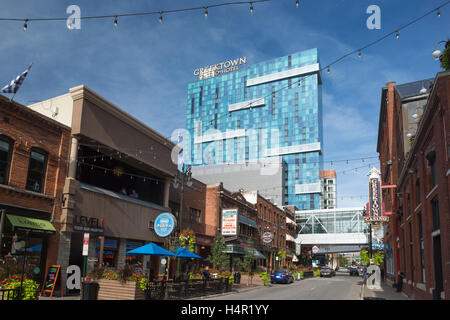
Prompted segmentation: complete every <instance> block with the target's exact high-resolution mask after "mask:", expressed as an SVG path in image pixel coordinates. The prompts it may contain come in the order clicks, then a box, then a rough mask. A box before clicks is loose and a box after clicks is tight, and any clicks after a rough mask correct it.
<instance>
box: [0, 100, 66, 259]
mask: <svg viewBox="0 0 450 320" xmlns="http://www.w3.org/2000/svg"><path fill="white" fill-rule="evenodd" d="M6 119H8V121H5V120H6ZM0 129H1V130H2V134H3V135H5V136H8V137H9V138H11V139H12V140H14V147H13V153H12V157H11V164H10V170H9V180H8V185H9V186H11V187H13V188H17V191H12V190H6V189H5V188H0V202H3V203H7V204H12V205H17V206H22V207H26V208H30V209H38V210H44V211H49V212H52V214H51V217H48V218H53V219H55V220H59V218H60V215H61V202H60V197H61V194H62V189H63V186H64V179H65V176H66V170H67V160H68V156H69V148H70V128H68V127H66V126H63V125H61V124H59V123H57V122H56V121H54V120H52V119H50V118H47V117H45V116H42V115H40V114H38V113H37V112H34V111H32V110H30V109H28V108H27V107H25V106H22V105H20V104H18V103H10V102H9V100H8V99H6V98H5V97H3V96H0ZM32 147H37V148H40V149H42V150H44V151H46V152H47V153H48V160H47V168H46V177H45V185H44V191H43V193H42V194H43V195H45V196H49V197H43V196H41V195H39V194H37V193H30V192H26V191H25V192H23V191H21V190H25V186H26V180H27V175H28V165H29V158H30V150H31V148H32ZM53 225H54V227H55V229H56V230H57V233H56V235H55V236H51V237H49V241H48V255H47V264H55V263H56V259H57V254H58V242H59V235H58V234H59V230H60V225H59V224H58V223H54V224H53Z"/></svg>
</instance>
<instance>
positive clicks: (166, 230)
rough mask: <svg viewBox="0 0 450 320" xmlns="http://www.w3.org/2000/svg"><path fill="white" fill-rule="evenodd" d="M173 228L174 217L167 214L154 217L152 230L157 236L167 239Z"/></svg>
mask: <svg viewBox="0 0 450 320" xmlns="http://www.w3.org/2000/svg"><path fill="white" fill-rule="evenodd" d="M174 228H175V217H174V216H173V215H172V214H171V213H168V212H164V213H161V214H160V215H159V216H158V217H156V220H155V224H154V229H155V232H156V234H157V235H158V236H160V237H167V236H168V235H169V234H171V233H172V231H173V229H174Z"/></svg>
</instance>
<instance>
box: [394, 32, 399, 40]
mask: <svg viewBox="0 0 450 320" xmlns="http://www.w3.org/2000/svg"><path fill="white" fill-rule="evenodd" d="M395 32H396V34H395V38H397V40H398V38H400V34H399V33H398V31H395Z"/></svg>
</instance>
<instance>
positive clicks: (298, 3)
mask: <svg viewBox="0 0 450 320" xmlns="http://www.w3.org/2000/svg"><path fill="white" fill-rule="evenodd" d="M299 5H300V1H299V0H295V6H296V7H297V8H298V6H299Z"/></svg>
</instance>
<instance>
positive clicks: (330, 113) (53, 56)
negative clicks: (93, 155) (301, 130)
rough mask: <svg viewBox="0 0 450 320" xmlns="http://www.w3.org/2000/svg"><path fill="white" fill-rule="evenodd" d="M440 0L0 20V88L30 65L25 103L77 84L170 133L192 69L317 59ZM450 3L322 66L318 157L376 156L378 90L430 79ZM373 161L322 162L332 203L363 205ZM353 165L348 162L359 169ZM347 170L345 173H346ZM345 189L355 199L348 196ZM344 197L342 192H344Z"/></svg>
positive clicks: (164, 4) (180, 114)
mask: <svg viewBox="0 0 450 320" xmlns="http://www.w3.org/2000/svg"><path fill="white" fill-rule="evenodd" d="M223 2H228V1H217V0H210V1H203V0H202V1H194V0H193V1H186V0H184V1H183V0H172V1H167V0H166V1H163V0H153V1H138V0H130V1H119V0H109V1H77V0H70V1H63V0H53V1H50V0H49V1H46V0H42V1H39V2H38V1H32V0H27V1H25V0H15V1H6V0H0V7H1V8H2V10H1V11H0V16H1V17H3V18H6V17H8V18H9V17H11V18H37V17H66V16H68V14H66V8H67V7H68V6H69V5H72V4H76V5H78V6H79V7H80V8H81V15H82V16H90V15H103V14H105V15H108V14H117V13H130V12H143V11H160V10H170V9H180V8H188V7H196V6H207V5H208V4H211V3H223ZM444 2H445V0H428V1H420V0H415V1H412V0H408V1H407V0H383V1H377V0H370V1H365V0H322V1H312V0H301V1H300V3H301V5H300V7H299V8H296V7H295V0H273V1H271V2H266V3H256V4H254V13H253V14H250V11H249V6H248V5H234V6H228V7H219V8H211V9H209V10H208V11H209V15H208V18H207V19H205V17H204V15H203V11H193V12H184V13H172V14H167V15H164V19H163V23H162V24H160V23H158V16H157V15H155V16H140V17H123V18H119V25H118V28H117V29H116V28H114V25H113V20H114V19H113V18H110V19H100V20H83V21H82V24H81V29H80V30H71V31H69V30H68V29H67V27H66V25H65V21H51V22H38V21H36V22H29V23H28V30H27V31H26V32H24V31H23V22H3V21H0V28H1V31H2V40H1V41H0V58H1V61H2V62H3V63H2V66H1V68H0V86H3V85H6V84H7V83H9V81H10V80H11V79H13V78H14V77H16V76H17V75H18V74H19V73H21V72H22V71H23V70H25V68H26V67H27V66H28V65H29V63H31V62H33V63H34V64H33V67H32V70H31V72H30V73H29V75H28V77H27V79H26V80H25V83H24V84H23V86H22V88H21V90H20V91H19V92H18V94H17V95H16V101H18V102H20V103H22V104H25V105H27V104H31V103H33V102H35V101H40V100H44V99H48V98H51V97H54V96H57V95H61V94H64V93H67V92H68V89H69V88H71V87H74V86H77V85H79V84H85V85H87V86H88V87H90V88H91V89H93V90H94V91H96V92H97V93H99V94H100V95H102V96H103V97H105V98H106V99H108V100H109V101H111V102H112V103H114V104H115V105H117V106H119V107H120V108H122V109H124V110H125V111H127V112H128V113H130V114H131V115H133V116H134V117H136V118H138V119H140V120H141V121H143V122H145V123H146V124H147V125H148V126H150V127H152V128H154V129H155V130H157V131H159V132H161V133H162V134H163V135H164V136H169V135H170V134H171V133H172V131H173V130H175V129H177V128H184V127H185V109H186V96H187V83H188V82H189V81H192V80H193V79H194V77H193V74H192V72H193V70H194V69H196V68H198V67H203V66H207V65H211V64H215V63H217V62H221V61H226V60H228V59H230V58H237V57H242V56H247V63H249V64H253V63H257V62H261V61H264V60H270V59H273V58H276V57H278V56H283V55H288V54H290V53H294V52H298V51H302V50H306V49H310V48H318V52H319V56H320V62H321V66H326V65H327V64H328V63H330V62H332V61H334V60H335V59H337V58H339V57H341V56H342V55H344V54H346V53H347V52H350V51H353V50H356V49H358V48H360V47H362V46H364V45H365V44H367V43H370V42H372V41H373V40H375V39H377V38H379V37H381V36H383V35H384V34H386V33H388V32H391V31H393V30H395V29H396V28H397V27H398V26H401V25H403V24H405V23H407V22H409V21H410V20H412V19H414V18H416V17H419V16H421V15H422V14H424V13H425V12H427V11H429V10H431V9H433V8H436V7H438V6H439V5H440V4H442V3H444ZM370 5H378V6H379V7H380V9H381V29H380V30H369V29H368V28H367V27H366V20H367V18H368V17H369V16H370V15H369V14H367V13H366V9H367V7H368V6H370ZM449 16H450V5H449V6H446V7H444V8H442V9H441V17H440V18H438V17H437V16H436V14H432V15H430V16H428V17H426V18H425V19H423V20H421V21H419V22H417V23H416V24H414V25H411V26H410V27H408V28H406V29H404V30H402V31H401V32H400V39H399V40H396V39H395V37H394V36H392V37H389V38H388V39H386V40H384V41H382V42H381V43H378V44H377V45H375V46H373V47H370V48H368V49H367V50H365V51H363V52H362V57H361V58H358V57H357V55H354V56H350V57H347V58H345V59H344V60H342V61H341V62H339V63H338V64H336V65H334V66H333V67H332V68H331V73H330V74H328V73H326V72H324V73H323V74H322V79H323V86H322V89H323V108H324V119H323V120H324V142H323V143H324V146H323V154H324V159H325V161H326V160H338V159H353V158H358V159H359V158H362V157H371V156H377V155H378V154H377V153H376V142H377V133H378V115H379V108H380V96H381V88H382V87H383V86H384V84H385V83H386V82H388V81H396V82H397V83H398V84H401V83H406V82H412V81H417V80H421V79H425V78H433V77H434V76H435V74H436V72H438V71H440V69H439V64H438V63H437V62H436V61H435V60H434V59H433V58H432V56H431V52H432V51H433V49H434V46H435V44H436V43H437V42H438V41H440V40H445V39H447V38H448V37H450V32H449V30H450V19H449ZM369 163H372V164H374V165H375V166H376V167H379V164H378V163H377V159H372V160H371V161H370V160H366V161H365V162H364V163H363V162H362V161H361V160H358V161H351V162H349V164H348V165H347V163H346V162H341V163H333V166H332V167H331V166H330V163H329V162H326V163H325V168H326V169H335V170H337V172H338V206H339V207H349V206H352V207H353V206H362V205H364V204H365V203H366V201H367V200H366V199H367V197H363V195H365V194H367V179H368V177H367V176H366V173H367V172H368V170H369V166H368V164H369ZM366 165H367V167H365V168H359V169H357V171H355V170H350V169H351V168H355V167H362V166H366ZM344 170H347V172H346V173H345V174H343V173H342V171H344ZM350 196H352V198H350ZM342 197H344V198H343V199H342Z"/></svg>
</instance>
